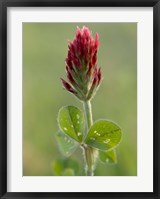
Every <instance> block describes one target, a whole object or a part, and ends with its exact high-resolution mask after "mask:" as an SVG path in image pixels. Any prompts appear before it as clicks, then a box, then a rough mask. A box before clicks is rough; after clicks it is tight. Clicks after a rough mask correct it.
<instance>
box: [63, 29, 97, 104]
mask: <svg viewBox="0 0 160 199" xmlns="http://www.w3.org/2000/svg"><path fill="white" fill-rule="evenodd" d="M98 48H99V35H98V33H96V36H95V39H94V38H93V36H92V33H91V31H90V30H89V29H88V28H87V27H83V28H82V29H80V28H79V27H77V30H76V36H75V38H74V40H73V41H70V42H69V45H68V54H67V58H66V60H65V63H66V73H67V80H68V82H67V81H65V80H63V79H61V80H62V83H63V86H64V88H65V89H66V90H68V91H69V92H71V93H73V94H74V95H75V96H77V97H78V98H79V99H81V100H83V101H85V100H90V99H91V98H92V97H93V95H94V94H95V93H96V90H97V88H98V86H99V84H100V82H101V70H100V68H99V67H98V66H97V52H98Z"/></svg>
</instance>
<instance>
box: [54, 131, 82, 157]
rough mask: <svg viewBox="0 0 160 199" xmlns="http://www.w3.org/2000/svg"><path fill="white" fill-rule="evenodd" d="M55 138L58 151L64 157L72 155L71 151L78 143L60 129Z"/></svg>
mask: <svg viewBox="0 0 160 199" xmlns="http://www.w3.org/2000/svg"><path fill="white" fill-rule="evenodd" d="M56 138H57V141H58V145H59V148H60V151H61V152H62V154H63V155H65V156H66V157H69V156H70V155H72V153H73V152H74V151H75V150H76V149H77V147H78V143H77V142H76V141H75V140H73V139H72V138H71V137H69V136H68V135H66V134H64V133H63V132H61V131H58V133H57V136H56Z"/></svg>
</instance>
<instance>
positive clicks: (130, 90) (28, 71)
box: [23, 23, 137, 176]
mask: <svg viewBox="0 0 160 199" xmlns="http://www.w3.org/2000/svg"><path fill="white" fill-rule="evenodd" d="M83 25H85V26H88V27H89V29H90V30H92V32H93V34H94V35H95V33H96V32H98V33H99V36H100V48H99V52H98V65H99V66H100V67H101V68H102V75H103V81H102V83H101V86H100V89H99V90H98V92H97V95H96V96H95V98H94V99H93V100H92V107H93V118H94V121H96V120H97V119H100V118H101V119H109V120H112V121H116V123H117V124H118V125H119V126H120V127H121V129H122V131H123V138H122V142H121V144H120V145H119V146H118V148H117V149H116V152H117V160H118V163H117V164H115V165H112V166H111V165H107V164H103V163H99V164H97V168H96V170H95V175H100V176H107V175H109V176H133V175H137V25H136V23H23V175H25V176H49V175H84V164H83V163H84V160H83V158H82V151H81V150H80V149H78V150H76V152H75V153H74V155H72V156H70V157H69V158H67V159H66V157H65V156H63V155H62V154H61V152H60V151H59V148H58V144H57V141H56V139H55V135H56V132H57V130H58V125H57V114H58V110H59V109H60V108H61V107H62V106H64V105H75V106H77V107H79V108H80V109H82V104H81V103H80V102H79V101H78V100H77V99H76V98H74V97H73V95H72V94H70V93H67V92H66V91H65V90H63V89H62V85H61V81H60V77H65V63H64V60H65V57H66V55H67V45H68V42H67V41H68V40H72V39H73V37H74V34H75V30H76V27H77V26H79V27H80V28H81V27H82V26H83ZM73 162H74V163H73ZM73 164H74V166H73ZM75 168H78V169H77V170H75Z"/></svg>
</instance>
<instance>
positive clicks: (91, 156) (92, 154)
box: [83, 101, 97, 176]
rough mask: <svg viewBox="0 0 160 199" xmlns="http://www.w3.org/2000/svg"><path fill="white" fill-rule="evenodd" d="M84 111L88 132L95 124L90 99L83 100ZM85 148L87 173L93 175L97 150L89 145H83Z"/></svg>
mask: <svg viewBox="0 0 160 199" xmlns="http://www.w3.org/2000/svg"><path fill="white" fill-rule="evenodd" d="M83 107H84V112H85V120H86V134H87V132H88V130H89V129H90V127H91V126H92V124H93V118H92V107H91V102H90V101H84V102H83ZM83 148H84V156H85V161H86V175H87V176H93V175H94V164H95V160H96V158H97V150H96V149H94V148H92V147H89V146H87V145H85V144H84V145H83Z"/></svg>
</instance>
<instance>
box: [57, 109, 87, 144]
mask: <svg viewBox="0 0 160 199" xmlns="http://www.w3.org/2000/svg"><path fill="white" fill-rule="evenodd" d="M58 122H59V127H60V129H61V131H62V132H64V133H66V134H67V135H68V136H70V137H71V138H73V139H74V140H76V141H78V142H82V139H83V133H84V119H83V114H82V112H81V110H79V109H78V108H77V107H75V106H66V107H63V108H61V109H60V111H59V114H58Z"/></svg>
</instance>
